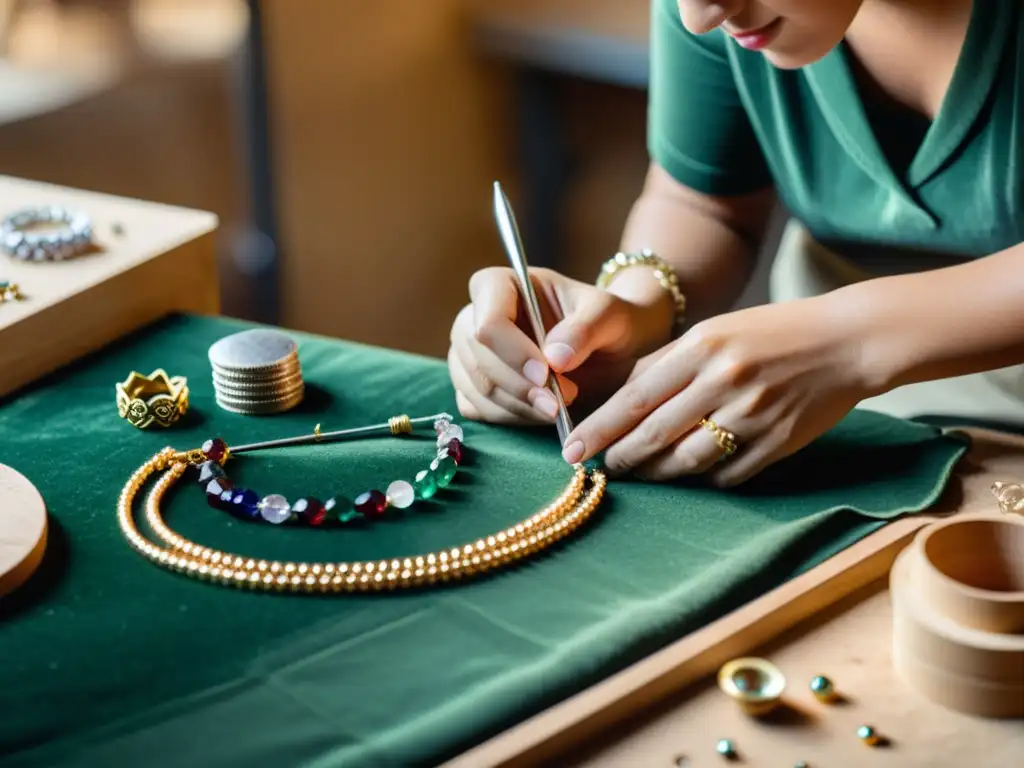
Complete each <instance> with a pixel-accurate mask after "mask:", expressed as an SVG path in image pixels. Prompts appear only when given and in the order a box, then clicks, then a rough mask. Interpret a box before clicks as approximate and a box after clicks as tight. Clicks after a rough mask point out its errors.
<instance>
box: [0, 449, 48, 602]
mask: <svg viewBox="0 0 1024 768" xmlns="http://www.w3.org/2000/svg"><path fill="white" fill-rule="evenodd" d="M0 510H3V514H0V596H3V595H6V594H9V593H10V592H13V591H14V590H15V589H17V588H18V587H20V586H21V585H22V584H24V583H25V582H26V581H27V580H28V577H29V576H31V575H32V574H33V573H34V572H35V570H36V568H37V567H38V566H39V563H41V562H42V560H43V553H44V552H45V550H46V532H47V522H46V504H45V503H44V502H43V497H42V496H40V495H39V491H38V490H36V487H35V486H34V485H32V483H31V481H29V479H28V478H26V477H25V476H24V475H22V474H21V473H19V472H17V471H16V470H14V469H11V468H10V467H8V466H7V465H5V464H0Z"/></svg>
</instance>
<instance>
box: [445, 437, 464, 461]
mask: <svg viewBox="0 0 1024 768" xmlns="http://www.w3.org/2000/svg"><path fill="white" fill-rule="evenodd" d="M463 449H464V446H463V445H462V441H461V440H459V439H458V438H454V437H453V438H452V439H451V441H449V443H448V446H447V448H446V450H447V451H448V455H449V456H451V457H452V458H453V459H455V463H456V464H461V463H462V457H463V455H464V454H463Z"/></svg>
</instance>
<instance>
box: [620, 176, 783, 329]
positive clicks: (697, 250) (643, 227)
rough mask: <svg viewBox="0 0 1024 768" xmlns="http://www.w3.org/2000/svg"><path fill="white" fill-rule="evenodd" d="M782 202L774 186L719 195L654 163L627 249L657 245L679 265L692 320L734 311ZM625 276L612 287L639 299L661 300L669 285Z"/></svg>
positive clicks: (627, 233)
mask: <svg viewBox="0 0 1024 768" xmlns="http://www.w3.org/2000/svg"><path fill="white" fill-rule="evenodd" d="M773 205H774V195H773V194H772V193H771V192H770V191H768V192H763V193H759V194H757V195H750V196H747V197H737V198H712V197H708V196H705V195H701V194H699V193H697V192H693V191H692V190H687V189H685V188H683V187H681V186H680V185H679V184H678V183H677V182H675V181H674V180H672V179H671V178H670V177H669V176H668V174H667V173H666V172H665V171H664V170H662V169H660V168H658V167H657V166H652V168H651V172H650V173H649V175H648V179H647V183H646V184H645V186H644V190H643V193H642V194H641V195H640V197H639V199H638V200H637V202H636V203H635V204H634V206H633V209H632V211H631V212H630V215H629V218H628V219H627V222H626V227H625V230H624V232H623V236H622V242H621V248H622V250H624V251H633V252H638V251H640V250H641V249H643V248H650V249H651V250H652V251H654V252H655V253H656V254H657V255H658V256H660V257H661V258H663V259H665V261H667V262H669V263H670V264H671V265H672V267H673V268H674V269H675V272H676V275H677V277H678V278H679V282H680V286H681V288H682V291H683V293H684V294H685V296H686V304H687V311H686V316H687V320H688V321H689V322H690V323H693V322H697V321H699V320H702V319H704V318H707V317H711V316H712V315H716V314H720V313H721V312H725V311H727V310H728V309H729V308H730V307H731V306H732V305H733V304H734V303H735V302H736V300H737V299H738V298H739V296H740V294H741V293H742V292H743V290H744V288H745V287H746V285H747V282H748V281H749V279H750V275H751V273H752V271H753V269H754V266H755V263H756V255H757V249H758V247H759V246H760V239H761V237H762V236H763V234H764V230H765V228H766V226H767V221H768V218H769V216H770V214H771V210H772V208H773ZM632 271H633V270H626V271H625V272H623V273H622V277H620V278H616V280H615V281H613V283H612V286H611V288H612V290H613V291H615V292H616V293H617V294H618V295H620V296H623V298H627V299H630V300H633V301H637V302H638V303H644V302H645V301H651V302H659V301H663V299H664V291H661V290H660V287H659V286H658V285H657V284H656V283H655V282H654V281H652V280H650V279H645V278H644V276H643V275H636V274H635V275H633V276H629V277H628V279H627V276H628V275H629V273H630V272H632Z"/></svg>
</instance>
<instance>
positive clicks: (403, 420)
mask: <svg viewBox="0 0 1024 768" xmlns="http://www.w3.org/2000/svg"><path fill="white" fill-rule="evenodd" d="M388 426H389V427H390V428H391V434H392V435H408V434H409V433H411V432H412V422H411V421H410V420H409V416H408V414H405V413H403V414H402V415H401V416H392V417H391V418H390V419H388Z"/></svg>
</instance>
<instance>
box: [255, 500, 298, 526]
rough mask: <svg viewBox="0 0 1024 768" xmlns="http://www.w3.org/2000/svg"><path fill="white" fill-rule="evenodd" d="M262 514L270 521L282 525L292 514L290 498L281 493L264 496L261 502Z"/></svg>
mask: <svg viewBox="0 0 1024 768" xmlns="http://www.w3.org/2000/svg"><path fill="white" fill-rule="evenodd" d="M260 515H262V516H263V519H264V520H266V521H267V522H268V523H273V524H274V525H280V524H281V523H283V522H285V521H286V520H288V518H290V517H291V516H292V506H291V504H289V503H288V499H286V498H285V497H284V496H282V495H281V494H279V493H272V494H270V495H269V496H264V497H263V501H261V502H260Z"/></svg>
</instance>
